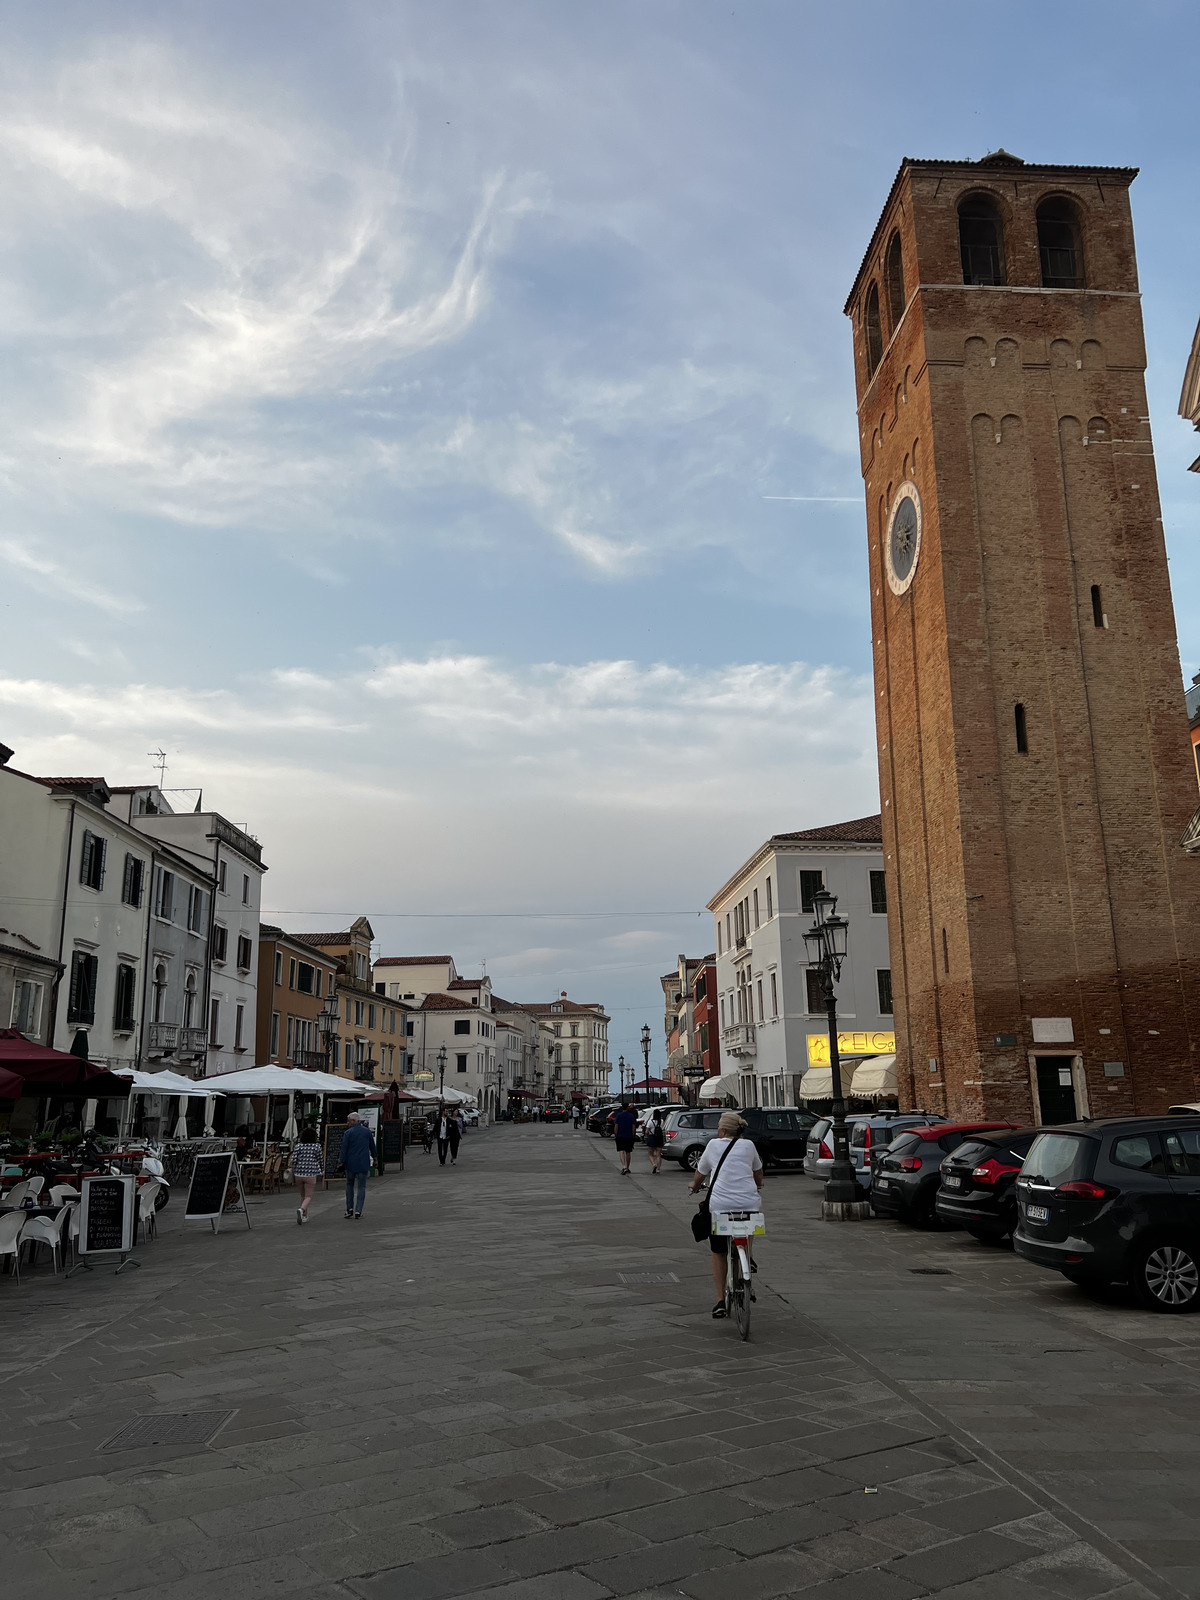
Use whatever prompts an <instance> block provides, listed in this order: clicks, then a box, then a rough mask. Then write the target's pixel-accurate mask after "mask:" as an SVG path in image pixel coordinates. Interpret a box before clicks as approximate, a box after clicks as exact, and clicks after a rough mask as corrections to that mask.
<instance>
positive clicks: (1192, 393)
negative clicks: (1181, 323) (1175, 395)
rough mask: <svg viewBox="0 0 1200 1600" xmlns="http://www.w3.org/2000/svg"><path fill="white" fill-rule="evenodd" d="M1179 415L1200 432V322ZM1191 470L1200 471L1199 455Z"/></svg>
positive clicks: (1189, 359) (1180, 398)
mask: <svg viewBox="0 0 1200 1600" xmlns="http://www.w3.org/2000/svg"><path fill="white" fill-rule="evenodd" d="M1179 415H1180V416H1181V417H1186V418H1187V420H1188V421H1189V422H1190V423H1191V425H1192V427H1193V428H1195V430H1196V432H1197V433H1200V323H1197V324H1196V333H1195V337H1194V338H1193V339H1192V353H1191V355H1190V356H1189V357H1188V364H1187V368H1186V370H1185V371H1184V374H1183V391H1182V393H1181V394H1180V396H1179ZM1188 471H1189V472H1200V456H1197V457H1196V459H1195V461H1193V462H1192V464H1191V466H1190V467H1189V468H1188Z"/></svg>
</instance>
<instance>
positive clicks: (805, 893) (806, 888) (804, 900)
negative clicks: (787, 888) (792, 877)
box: [800, 872, 825, 911]
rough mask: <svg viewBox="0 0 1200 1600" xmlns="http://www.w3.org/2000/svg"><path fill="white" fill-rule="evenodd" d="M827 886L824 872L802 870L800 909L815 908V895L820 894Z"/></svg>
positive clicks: (809, 909) (808, 909)
mask: <svg viewBox="0 0 1200 1600" xmlns="http://www.w3.org/2000/svg"><path fill="white" fill-rule="evenodd" d="M824 887H825V874H824V873H823V872H801V874H800V909H801V911H811V910H812V908H813V895H815V894H819V893H820V892H821V890H822V889H823V888H824Z"/></svg>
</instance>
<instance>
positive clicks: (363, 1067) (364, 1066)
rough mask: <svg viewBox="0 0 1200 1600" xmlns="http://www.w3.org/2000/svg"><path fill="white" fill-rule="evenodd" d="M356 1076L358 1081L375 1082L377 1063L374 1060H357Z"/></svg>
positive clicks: (355, 1064)
mask: <svg viewBox="0 0 1200 1600" xmlns="http://www.w3.org/2000/svg"><path fill="white" fill-rule="evenodd" d="M354 1077H355V1081H356V1082H358V1083H374V1082H375V1063H374V1062H373V1061H356V1062H355V1063H354Z"/></svg>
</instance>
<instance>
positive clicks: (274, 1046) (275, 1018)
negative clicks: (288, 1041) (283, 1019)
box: [270, 1011, 279, 1061]
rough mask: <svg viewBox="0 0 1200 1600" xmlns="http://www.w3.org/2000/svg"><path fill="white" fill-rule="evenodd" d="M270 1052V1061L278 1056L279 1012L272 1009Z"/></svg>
mask: <svg viewBox="0 0 1200 1600" xmlns="http://www.w3.org/2000/svg"><path fill="white" fill-rule="evenodd" d="M270 1053H271V1060H272V1061H276V1060H278V1058H279V1013H278V1011H272V1013H271V1052H270Z"/></svg>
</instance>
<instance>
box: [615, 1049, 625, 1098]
mask: <svg viewBox="0 0 1200 1600" xmlns="http://www.w3.org/2000/svg"><path fill="white" fill-rule="evenodd" d="M617 1077H618V1078H619V1079H620V1082H621V1099H622V1100H624V1098H625V1057H624V1056H618V1057H617Z"/></svg>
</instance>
